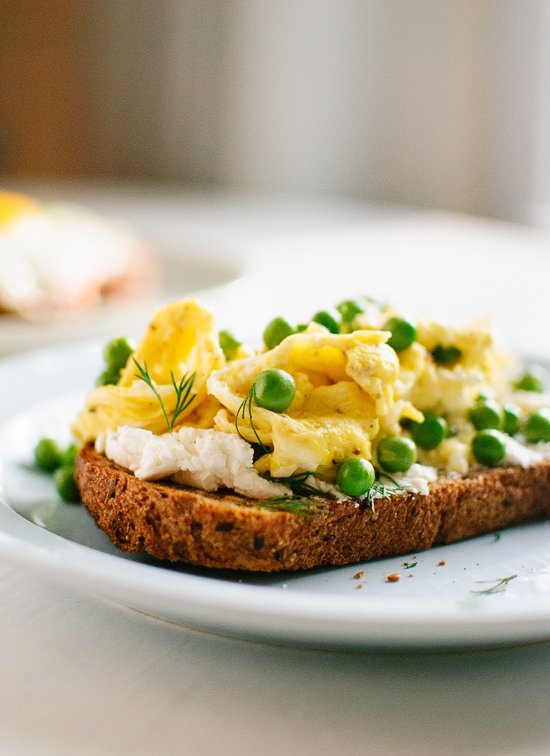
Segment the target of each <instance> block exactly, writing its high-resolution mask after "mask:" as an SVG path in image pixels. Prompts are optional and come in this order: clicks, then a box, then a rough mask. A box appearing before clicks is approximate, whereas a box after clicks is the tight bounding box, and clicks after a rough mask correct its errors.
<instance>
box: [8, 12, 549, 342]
mask: <svg viewBox="0 0 550 756" xmlns="http://www.w3.org/2000/svg"><path fill="white" fill-rule="evenodd" d="M0 66H1V69H0V70H1V71H2V87H1V95H0V187H3V188H4V189H7V190H8V191H20V192H23V193H25V194H27V195H30V196H31V198H33V199H34V198H36V199H38V200H40V201H42V203H41V204H39V206H38V207H36V206H32V205H31V206H30V207H28V206H23V209H21V203H20V202H19V201H18V200H16V201H15V202H14V201H13V197H12V196H11V195H7V196H5V199H4V210H3V209H2V202H1V201H0V312H1V311H2V308H4V310H5V312H4V315H3V316H2V317H1V318H0V354H2V353H6V352H8V351H14V350H16V349H20V348H23V347H25V346H32V345H35V344H36V343H37V342H39V343H44V341H45V340H50V341H53V340H66V339H69V338H73V339H79V338H82V337H83V336H85V335H87V334H88V335H97V334H99V333H101V334H103V333H105V334H111V333H112V332H113V321H116V322H117V324H119V326H118V327H119V328H120V330H121V332H123V331H124V332H127V333H136V332H139V330H140V329H141V327H142V326H143V324H144V322H145V320H146V318H147V317H148V315H149V313H150V311H151V309H152V307H153V306H154V304H155V303H157V302H158V300H159V299H164V300H165V299H167V298H175V297H177V296H182V295H184V294H187V293H189V292H196V291H201V292H203V291H205V290H209V291H213V290H214V289H216V291H217V294H218V295H219V296H218V299H216V297H215V296H214V295H212V296H209V299H208V300H207V301H208V303H211V305H212V307H214V308H215V309H216V308H217V307H218V305H219V308H220V309H221V310H222V311H223V312H224V317H225V318H226V319H227V320H231V318H233V317H234V320H235V327H242V318H243V315H244V314H245V313H244V309H243V303H245V304H246V307H248V308H249V309H250V307H252V306H253V307H254V309H255V311H256V313H257V316H258V319H259V320H261V319H262V318H263V317H265V318H269V317H272V316H273V314H274V313H275V314H276V312H277V311H278V310H279V309H280V299H281V296H280V292H281V291H282V290H284V292H285V301H286V303H285V307H287V306H288V307H292V306H293V305H292V304H291V303H292V301H295V302H296V303H299V304H300V306H301V308H302V310H303V309H304V308H305V307H309V306H310V305H309V304H308V305H306V304H304V297H305V294H306V291H305V287H304V285H303V282H304V280H307V281H308V283H309V285H308V287H307V295H308V297H309V299H311V300H312V301H313V300H314V299H315V303H314V304H312V306H313V307H315V308H316V309H318V306H319V305H320V304H321V301H320V300H321V299H323V302H331V301H333V300H334V301H337V299H338V298H343V296H346V295H347V296H350V295H351V296H355V295H356V294H357V295H359V294H364V293H371V294H372V293H373V292H374V293H375V294H376V295H377V296H380V297H387V298H388V299H390V300H391V301H397V302H399V303H400V305H401V306H403V307H408V308H410V311H411V312H418V310H419V308H422V310H423V311H424V312H428V313H432V312H433V313H434V314H437V315H438V316H439V317H441V318H447V317H451V316H456V317H459V318H463V317H464V318H465V317H474V316H477V315H479V314H484V313H487V312H491V313H494V314H495V315H496V320H497V323H498V324H499V325H500V326H502V327H503V328H504V329H506V330H507V331H508V332H509V334H508V336H509V338H508V339H507V340H508V341H509V342H517V343H518V344H520V345H521V346H522V348H524V349H530V350H532V351H533V352H535V351H538V352H540V351H541V345H542V340H541V338H540V330H533V329H527V328H524V327H522V326H523V325H524V323H525V322H526V321H528V322H537V323H538V324H539V326H544V328H546V324H548V325H550V322H548V321H549V318H548V312H547V307H546V305H545V302H546V299H547V297H546V291H545V285H544V282H545V281H546V280H547V278H548V276H550V254H549V250H550V232H549V230H548V227H549V226H550V0H529V1H528V2H525V0H414V2H407V1H406V0H86V2H81V1H80V0H0ZM1 199H2V197H1V194H0V200H1ZM58 200H61V201H62V202H66V201H67V200H68V201H70V202H73V203H77V204H79V205H81V206H83V207H84V208H88V209H90V210H92V211H93V212H94V213H95V214H96V216H94V217H88V218H87V220H86V218H85V217H84V216H82V215H79V214H78V213H72V214H69V216H67V214H66V213H65V211H62V212H60V211H59V210H58V209H56V206H55V205H51V203H55V202H56V201H58ZM50 205H51V207H52V208H53V209H50ZM2 213H4V216H5V218H7V221H4V227H3V230H2ZM118 221H122V222H123V223H125V224H126V226H125V228H126V231H125V230H124V229H122V230H121V229H120V228H119V227H118V226H116V227H115V226H113V225H112V223H115V222H116V223H118ZM138 248H139V249H138ZM136 249H138V252H139V254H141V257H139V258H136V256H135V253H136ZM99 250H101V252H102V256H100V255H98V254H97V252H98V251H99ZM155 253H156V255H157V257H156V261H155V260H154V259H153V257H154V255H155ZM144 254H145V257H144V256H143V255H144ZM132 255H134V256H132ZM136 259H137V260H138V263H136ZM107 261H109V263H110V264H109V265H108V264H107ZM115 261H118V263H119V267H118V268H117V269H116V270H115V267H114V262H115ZM312 261H313V263H314V264H312ZM344 263H345V264H344ZM155 265H157V268H156V271H157V274H158V273H160V275H157V274H155ZM473 270H475V271H476V274H475V275H472V271H473ZM260 274H262V275H263V276H264V278H263V279H262V278H261V276H260ZM277 276H278V278H277ZM247 277H248V281H247V280H245V282H244V284H242V286H241V289H240V290H239V291H238V292H236V290H235V289H234V288H231V287H229V288H228V289H226V290H225V292H224V293H220V285H222V284H223V285H225V284H227V283H229V282H231V281H236V279H239V280H241V279H243V278H244V279H247ZM92 279H94V284H93V286H92V284H91V283H90V282H91V280H92ZM75 281H78V286H76V285H75ZM488 281H490V282H491V285H490V286H488V285H487V282H488ZM129 283H130V284H132V286H133V290H134V292H137V293H138V295H139V296H141V298H139V297H138V299H134V300H133V302H134V305H135V306H133V309H132V307H130V309H129V308H128V307H126V309H125V310H123V311H122V310H121V309H120V308H119V309H114V310H113V309H109V308H107V307H105V306H104V305H106V304H108V303H109V302H113V301H114V299H116V298H113V296H112V295H113V292H114V293H115V294H116V295H117V296H118V295H119V294H122V293H123V292H125V291H127V290H128V289H129V286H128V284H129ZM31 284H32V285H31ZM33 287H34V288H33ZM293 287H294V289H296V291H294V290H293ZM21 292H23V294H22V295H20V293H21ZM270 292H273V293H274V296H271V297H270V296H266V293H270ZM321 292H323V293H322V295H321ZM465 292H466V293H465ZM16 295H17V296H16ZM109 297H110V299H109ZM144 297H145V298H146V297H149V299H147V300H146V299H145V298H144ZM151 298H152V299H153V300H154V301H151ZM62 299H63V302H62V305H63V307H65V314H67V312H73V311H75V310H81V311H83V310H85V309H86V308H87V309H88V310H92V309H93V307H95V305H96V304H101V307H95V311H94V313H95V314H94V317H93V318H90V319H89V321H87V325H88V326H89V328H88V330H86V328H85V325H86V323H85V322H84V319H83V318H80V319H78V320H74V319H73V318H65V322H64V324H63V323H62V322H61V319H60V318H58V317H57V316H58V315H59V314H60V311H61V306H60V303H61V300H62ZM252 302H253V305H252ZM510 302H514V307H510ZM44 303H45V304H44ZM518 312H521V313H522V317H521V318H518V317H517V313H518ZM6 313H8V314H6ZM12 315H13V317H12ZM45 315H47V316H48V317H47V318H45V319H44V316H45ZM21 316H23V317H21ZM296 316H297V317H299V316H300V314H299V313H297V315H296ZM52 317H53V319H54V320H55V327H54V325H53V320H52ZM302 317H303V313H302ZM239 318H240V320H239ZM23 321H26V322H23ZM30 322H32V323H33V324H34V326H33V327H31V326H30V325H29V323H30ZM43 323H47V326H46V327H44V326H43V325H42V327H39V326H40V324H43Z"/></svg>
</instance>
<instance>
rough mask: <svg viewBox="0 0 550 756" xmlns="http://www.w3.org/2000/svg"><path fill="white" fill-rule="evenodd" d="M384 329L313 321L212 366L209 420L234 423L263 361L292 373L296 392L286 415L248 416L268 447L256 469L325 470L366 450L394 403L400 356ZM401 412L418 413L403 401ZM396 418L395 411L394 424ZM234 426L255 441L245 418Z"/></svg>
mask: <svg viewBox="0 0 550 756" xmlns="http://www.w3.org/2000/svg"><path fill="white" fill-rule="evenodd" d="M387 336H388V334H387V333H385V332H382V331H355V332H353V333H351V334H339V335H334V334H329V333H327V331H326V330H325V329H324V328H316V327H313V328H312V329H310V330H308V331H306V332H304V333H299V334H295V335H293V336H289V337H288V338H286V339H285V340H284V341H283V342H282V343H281V344H280V345H279V346H278V347H276V348H275V349H272V350H270V351H268V352H264V353H262V354H259V355H257V356H255V357H250V358H248V359H245V360H238V361H236V362H231V363H229V364H228V365H226V367H225V368H222V369H221V370H219V371H217V372H215V373H214V374H213V375H212V376H211V377H210V379H209V381H208V391H209V392H210V393H211V394H212V395H213V396H214V397H215V398H216V399H217V400H218V401H219V402H220V404H222V405H223V409H221V410H220V412H218V414H217V415H216V417H215V419H214V426H215V427H216V428H217V429H218V430H224V431H226V432H231V430H232V429H233V431H234V430H235V415H236V413H237V411H238V409H239V407H240V405H241V403H242V401H243V400H244V399H245V397H246V396H247V394H248V392H249V391H250V388H251V386H252V384H253V382H254V380H255V379H256V377H257V376H258V375H259V374H260V373H261V372H262V371H263V370H266V369H268V368H279V369H282V370H285V371H286V372H288V373H290V375H292V376H293V378H294V380H295V382H296V395H295V398H294V401H293V402H292V404H291V406H290V407H289V409H288V410H287V412H286V413H284V414H278V413H276V412H271V411H269V410H266V409H262V408H260V407H255V408H254V410H253V422H254V426H255V428H256V431H257V433H258V435H259V437H260V438H261V440H262V442H263V443H265V444H267V445H270V446H271V445H272V446H273V452H272V453H270V454H268V455H265V456H264V457H263V458H262V460H261V469H262V471H268V472H270V474H271V475H273V476H276V477H284V476H288V475H292V474H293V473H295V472H300V471H306V470H310V471H323V472H326V471H329V470H331V469H332V468H334V467H335V466H336V464H337V463H338V462H340V461H341V460H342V459H344V458H346V457H349V456H352V455H361V456H363V457H366V458H367V459H370V458H371V457H372V441H373V439H375V438H376V437H377V435H378V434H379V432H380V428H381V425H383V424H384V421H385V419H386V418H387V416H388V415H389V414H390V412H391V410H393V408H394V405H395V393H394V385H395V382H396V379H397V376H398V372H399V363H398V360H397V356H396V354H395V352H394V351H393V349H390V347H388V346H387V345H386V344H385V343H384V342H385V341H386V339H387ZM400 415H401V416H407V417H411V418H414V419H422V416H421V415H420V413H418V412H415V411H414V409H413V408H412V406H410V405H409V404H407V403H404V404H403V405H402V407H401V411H400ZM398 419H399V418H395V417H394V418H393V423H394V425H395V423H396V422H397V421H398ZM238 425H239V431H240V433H241V434H242V435H243V436H244V437H245V438H246V439H247V440H248V441H250V442H254V441H256V437H255V433H254V431H253V429H252V427H251V425H250V421H249V418H248V417H247V414H246V413H245V417H244V418H243V419H242V420H239V423H238Z"/></svg>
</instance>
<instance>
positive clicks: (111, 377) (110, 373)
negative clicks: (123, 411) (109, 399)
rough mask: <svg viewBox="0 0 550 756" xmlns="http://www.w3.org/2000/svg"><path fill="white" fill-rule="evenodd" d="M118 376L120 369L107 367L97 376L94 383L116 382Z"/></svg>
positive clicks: (97, 384)
mask: <svg viewBox="0 0 550 756" xmlns="http://www.w3.org/2000/svg"><path fill="white" fill-rule="evenodd" d="M119 378H120V370H119V369H116V368H107V369H106V370H104V371H103V372H102V373H101V375H99V376H98V378H97V380H96V382H95V385H96V386H111V385H114V384H116V383H118V379H119Z"/></svg>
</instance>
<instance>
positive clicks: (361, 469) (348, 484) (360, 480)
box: [336, 457, 375, 497]
mask: <svg viewBox="0 0 550 756" xmlns="http://www.w3.org/2000/svg"><path fill="white" fill-rule="evenodd" d="M374 478H375V473H374V467H373V466H372V464H371V463H370V462H369V461H368V459H364V458H363V457H348V458H347V459H344V460H343V462H341V463H340V464H339V465H338V469H337V470H336V485H337V486H338V488H339V489H340V491H341V492H342V493H343V494H346V496H353V497H357V496H364V494H366V493H367V491H370V489H371V488H372V486H373V484H374Z"/></svg>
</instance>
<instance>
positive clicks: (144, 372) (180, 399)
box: [132, 357, 196, 431]
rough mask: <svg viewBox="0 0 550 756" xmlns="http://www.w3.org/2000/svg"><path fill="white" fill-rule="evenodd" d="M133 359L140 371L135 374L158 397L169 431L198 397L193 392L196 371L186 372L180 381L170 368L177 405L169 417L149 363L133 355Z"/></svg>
mask: <svg viewBox="0 0 550 756" xmlns="http://www.w3.org/2000/svg"><path fill="white" fill-rule="evenodd" d="M132 359H133V361H134V365H135V366H136V368H137V371H138V372H137V373H134V376H135V377H136V378H138V379H139V380H140V381H143V382H144V383H145V384H146V385H147V386H149V388H150V389H151V391H152V392H153V394H154V395H155V396H156V398H157V399H158V402H159V404H160V408H161V410H162V414H163V415H164V419H165V421H166V427H167V428H168V430H169V431H171V430H173V428H174V425H175V423H176V420H177V419H178V417H179V416H180V415H181V413H182V412H184V411H185V410H186V409H187V408H188V407H189V405H190V404H191V402H192V401H193V399H194V398H195V397H196V394H191V390H192V388H193V383H194V382H195V375H196V373H191V374H189V373H184V375H183V376H182V377H181V380H180V381H179V383H178V382H177V381H176V378H175V376H174V371H173V370H170V378H171V380H172V386H173V387H174V391H175V392H176V406H175V407H174V411H173V413H172V417H171V418H169V417H168V413H167V412H166V407H165V406H164V402H163V401H162V397H161V395H160V394H159V392H158V390H157V388H156V387H155V384H154V383H153V380H152V378H151V376H150V375H149V369H148V367H147V363H146V362H144V363H143V365H140V364H139V362H138V361H137V360H136V359H135V357H132Z"/></svg>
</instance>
